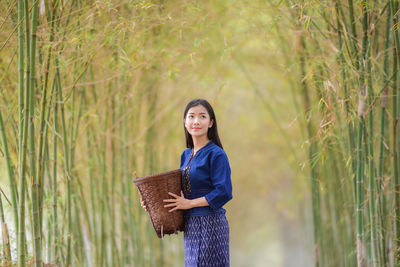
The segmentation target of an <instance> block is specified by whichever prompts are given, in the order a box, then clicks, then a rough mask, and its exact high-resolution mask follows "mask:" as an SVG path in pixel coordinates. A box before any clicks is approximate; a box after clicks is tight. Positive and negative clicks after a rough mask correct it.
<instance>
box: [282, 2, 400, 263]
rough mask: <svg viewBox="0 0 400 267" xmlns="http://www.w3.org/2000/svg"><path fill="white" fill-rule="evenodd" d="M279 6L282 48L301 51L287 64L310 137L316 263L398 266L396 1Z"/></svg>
mask: <svg viewBox="0 0 400 267" xmlns="http://www.w3.org/2000/svg"><path fill="white" fill-rule="evenodd" d="M275 8H276V9H277V10H279V11H281V12H282V13H280V15H281V16H282V17H283V18H284V19H282V21H285V22H286V23H287V24H282V25H277V27H276V28H277V32H278V34H279V35H280V36H283V40H284V42H285V43H286V45H284V46H282V48H283V49H282V54H283V55H285V54H288V53H291V51H290V49H294V51H295V54H294V56H292V57H291V58H290V59H289V64H288V65H287V69H288V75H293V74H295V77H297V78H296V79H295V81H294V82H293V83H292V84H293V85H292V87H294V88H293V91H294V92H297V93H296V96H297V98H296V99H297V101H298V102H299V103H302V108H301V109H302V110H301V112H302V113H303V114H304V120H303V121H302V123H301V125H302V128H303V131H304V135H305V138H306V140H308V145H309V146H308V162H309V166H310V169H309V177H310V181H309V185H310V192H311V205H312V214H313V216H312V218H313V219H312V221H313V235H314V262H315V266H399V264H400V230H399V227H400V173H399V171H400V169H399V167H400V154H399V153H400V131H399V128H398V127H399V123H398V122H399V118H400V94H399V92H400V91H399V90H400V77H399V64H400V43H399V41H400V39H399V37H400V36H399V22H400V20H399V15H400V6H399V1H395V0H390V1H365V0H363V1H353V0H348V1H347V0H346V1H344V0H333V1H320V2H318V3H316V2H314V1H285V2H284V3H280V4H278V3H277V4H276V5H275ZM285 27H289V28H290V29H291V30H292V33H293V35H288V34H286V35H284V33H285V32H286V30H287V29H285ZM292 37H294V38H292ZM290 66H293V68H289V67H290ZM292 69H293V70H292ZM292 79H293V78H292Z"/></svg>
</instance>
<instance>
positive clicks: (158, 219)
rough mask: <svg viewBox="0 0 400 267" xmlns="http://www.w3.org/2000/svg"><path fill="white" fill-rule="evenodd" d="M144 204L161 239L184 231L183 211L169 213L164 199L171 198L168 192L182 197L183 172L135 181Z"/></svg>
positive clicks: (173, 172) (168, 173)
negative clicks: (166, 235)
mask: <svg viewBox="0 0 400 267" xmlns="http://www.w3.org/2000/svg"><path fill="white" fill-rule="evenodd" d="M133 182H134V183H135V185H136V187H137V189H138V190H139V193H140V195H141V196H142V198H143V201H144V204H145V205H146V207H147V209H148V213H149V215H150V219H151V223H152V224H153V227H154V230H155V231H156V233H157V236H158V237H159V238H162V237H163V235H165V234H174V233H177V231H183V227H184V223H183V211H182V210H176V211H173V212H169V211H168V208H165V207H164V205H165V204H166V203H164V202H163V200H164V199H168V198H171V199H173V197H172V196H170V195H168V192H172V193H174V194H176V195H180V192H181V170H180V169H177V170H173V171H169V172H163V173H159V174H156V175H151V176H146V177H140V178H136V179H134V180H133Z"/></svg>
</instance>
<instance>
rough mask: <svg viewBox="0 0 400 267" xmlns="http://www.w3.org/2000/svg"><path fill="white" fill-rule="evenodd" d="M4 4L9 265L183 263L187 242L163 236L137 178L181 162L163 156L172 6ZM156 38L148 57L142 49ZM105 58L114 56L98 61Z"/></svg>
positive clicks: (2, 200)
mask: <svg viewBox="0 0 400 267" xmlns="http://www.w3.org/2000/svg"><path fill="white" fill-rule="evenodd" d="M0 9H1V10H3V11H5V12H6V16H5V18H6V21H4V22H3V23H2V25H1V26H0V28H3V29H2V31H3V30H4V31H3V33H7V36H6V39H5V42H4V43H2V47H1V48H0V53H1V55H2V56H1V59H0V62H1V67H2V69H1V78H0V79H1V80H0V83H1V87H3V88H7V89H6V90H4V89H3V88H2V89H1V90H0V92H1V96H0V98H1V108H0V134H1V153H2V160H3V159H4V166H5V167H6V176H7V179H8V185H7V186H6V188H4V187H1V188H0V189H1V192H0V193H1V194H0V217H1V222H2V236H3V240H2V241H3V243H2V244H3V246H2V251H1V253H0V254H1V262H0V265H2V266H3V265H4V266H14V265H16V264H18V266H44V264H45V265H46V266H163V265H175V263H174V262H175V261H176V260H177V259H178V260H180V259H181V258H182V257H183V256H182V253H181V251H182V249H181V248H180V243H179V242H178V241H177V239H176V238H175V239H174V238H173V237H172V238H168V237H167V238H164V240H162V241H161V240H158V238H157V237H156V236H155V235H154V233H153V229H152V228H151V227H152V226H151V224H150V223H149V221H148V218H147V216H146V213H145V212H144V211H143V209H142V208H141V207H140V203H139V201H138V195H137V192H136V190H135V189H134V185H133V183H132V179H133V177H134V176H133V173H134V171H137V173H138V175H141V174H144V173H147V174H148V173H156V172H159V171H162V170H166V169H167V168H172V166H173V167H176V166H175V165H176V161H175V160H173V161H170V163H168V161H163V162H159V161H158V157H157V156H156V155H155V151H154V146H156V137H155V134H154V129H155V123H156V122H157V120H159V117H157V116H156V113H155V112H156V109H157V105H158V103H159V102H160V100H159V97H158V94H159V93H158V90H159V89H158V84H159V81H160V79H161V73H162V71H163V70H162V68H163V67H164V66H163V65H162V64H161V62H157V60H155V59H156V58H161V57H162V53H163V51H160V49H159V46H157V39H160V38H161V37H162V35H163V34H164V29H163V26H162V25H163V23H164V22H163V21H162V20H165V17H166V16H167V14H164V13H163V5H162V1H159V2H155V3H154V4H150V3H149V4H146V3H133V2H132V3H131V2H125V3H124V2H121V3H116V4H115V5H113V6H108V5H107V3H106V2H104V3H102V2H96V1H81V0H72V1H58V0H55V1H28V0H19V1H1V4H0ZM118 16H119V17H118ZM129 16H134V17H135V24H133V25H132V24H129V23H128V20H127V19H124V17H125V18H128V17H129ZM116 18H118V20H117V19H116ZM103 26H104V27H105V28H100V27H103ZM133 31H135V34H131V33H132V32H133ZM78 36H79V37H78ZM12 42H14V44H15V45H12ZM129 42H131V43H134V44H137V46H129V47H128V46H125V45H124V44H126V43H129ZM146 43H147V44H146ZM150 43H152V46H150V48H147V50H146V54H141V53H139V52H138V51H137V50H136V49H138V48H137V47H146V45H148V44H150ZM172 45H173V43H172ZM87 47H90V49H87ZM99 55H107V56H108V55H110V56H108V57H107V61H105V62H101V63H99V62H98V61H96V57H97V56H99ZM135 58H136V59H135ZM133 59H135V61H134V62H133V61H132V60H133ZM149 62H150V63H149ZM14 66H15V67H14ZM100 69H105V70H106V71H105V72H101V71H100ZM139 77H140V78H139ZM9 88H13V89H9ZM177 100H179V99H177ZM176 103H177V102H176V101H175V102H174V103H172V106H171V105H170V106H167V108H163V109H162V110H160V111H159V112H158V116H160V114H161V116H167V115H168V114H169V112H171V108H172V107H174V106H175V105H176ZM143 121H144V122H145V127H142V126H141V123H143ZM132 125H133V127H134V128H136V129H137V130H134V132H135V135H134V136H132ZM140 127H142V129H140ZM161 148H163V147H162V146H161ZM141 151H143V153H142V152H141ZM138 154H141V155H144V156H137V155H138ZM5 206H7V207H11V209H10V210H12V219H11V220H10V219H9V220H6V219H5V215H4V207H5ZM10 229H12V230H10ZM167 254H169V255H167ZM179 262H180V261H179ZM175 266H176V265H175Z"/></svg>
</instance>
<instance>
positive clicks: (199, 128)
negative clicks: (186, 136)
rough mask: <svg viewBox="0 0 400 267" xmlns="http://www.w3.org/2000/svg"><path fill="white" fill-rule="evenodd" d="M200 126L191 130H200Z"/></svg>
mask: <svg viewBox="0 0 400 267" xmlns="http://www.w3.org/2000/svg"><path fill="white" fill-rule="evenodd" d="M200 129H201V128H193V130H200Z"/></svg>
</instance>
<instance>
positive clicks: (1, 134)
mask: <svg viewBox="0 0 400 267" xmlns="http://www.w3.org/2000/svg"><path fill="white" fill-rule="evenodd" d="M0 139H1V145H2V147H3V153H4V157H5V162H6V169H7V176H8V180H9V184H10V193H11V201H12V210H13V215H14V223H18V203H17V193H16V192H17V185H16V184H15V180H14V172H13V167H12V162H11V157H10V152H9V150H8V143H7V138H6V132H5V127H4V122H3V117H2V115H1V111H0ZM15 229H18V228H17V227H16V228H15ZM10 260H11V259H10Z"/></svg>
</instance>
